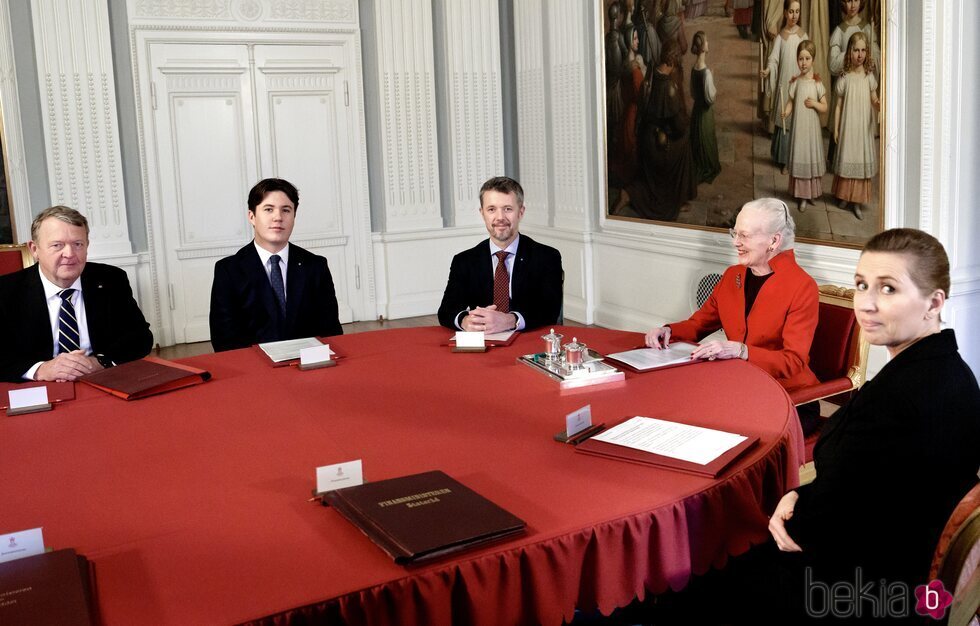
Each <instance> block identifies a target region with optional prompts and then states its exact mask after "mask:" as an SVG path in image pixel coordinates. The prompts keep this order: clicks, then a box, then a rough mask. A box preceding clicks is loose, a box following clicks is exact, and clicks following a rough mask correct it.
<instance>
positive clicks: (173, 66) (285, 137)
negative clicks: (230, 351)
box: [148, 42, 361, 343]
mask: <svg viewBox="0 0 980 626" xmlns="http://www.w3.org/2000/svg"><path fill="white" fill-rule="evenodd" d="M350 45H352V44H351V43H350V42H347V43H344V42H338V43H335V44H322V45H321V44H316V45H278V44H262V45H251V44H201V43H162V42H155V43H151V44H150V45H149V55H148V59H149V63H150V76H151V81H152V85H151V93H152V99H153V103H154V104H153V111H152V128H151V132H150V133H149V134H150V135H151V136H150V139H149V141H148V144H149V145H150V146H151V147H152V148H153V149H154V150H155V154H154V158H153V159H152V160H151V162H155V163H156V164H157V170H158V171H157V174H158V176H157V180H156V181H154V182H153V183H151V188H155V189H156V190H157V193H158V199H157V200H155V202H157V203H158V205H159V208H158V209H157V210H156V211H155V215H157V216H158V219H159V220H160V222H162V227H161V229H162V231H163V242H162V243H163V252H162V254H161V255H160V256H163V257H165V258H166V272H165V273H163V276H164V278H163V279H162V280H165V281H166V284H164V285H162V289H161V292H162V297H163V298H165V299H166V300H169V305H170V306H169V308H170V320H171V324H172V329H171V334H170V336H172V338H173V341H174V342H175V343H184V342H194V341H206V340H208V339H209V338H210V329H209V326H208V313H209V309H210V294H211V282H212V279H213V275H214V263H215V262H216V261H218V260H219V259H221V258H222V257H224V256H227V255H230V254H233V253H234V252H235V251H237V250H238V249H239V248H240V247H241V246H243V245H244V244H246V243H247V242H248V241H250V240H251V237H252V228H251V226H250V225H249V223H248V219H247V206H246V203H247V194H248V190H249V189H250V188H251V187H252V185H254V184H255V183H256V182H257V181H258V180H260V179H262V178H266V177H270V176H278V177H282V178H285V179H287V180H289V181H291V182H292V183H293V184H295V185H296V186H297V188H298V189H299V191H300V206H299V209H298V210H297V214H296V217H297V219H296V227H295V229H294V231H293V235H292V239H291V240H292V241H293V242H294V243H295V244H297V245H300V246H302V247H304V248H307V249H309V250H311V251H313V252H315V253H317V254H321V255H323V256H325V257H326V258H327V261H328V263H329V264H330V270H331V273H332V275H333V279H334V287H335V289H336V292H337V299H338V304H339V305H340V319H341V322H350V321H352V320H353V319H354V317H355V315H356V314H357V311H356V308H355V307H354V306H352V304H351V303H352V302H359V301H360V300H361V298H360V294H359V292H358V290H359V289H360V286H359V284H358V281H357V272H358V268H357V261H356V259H357V251H356V246H355V240H356V237H355V236H354V235H355V233H354V230H353V228H354V227H355V224H356V221H355V220H354V215H353V210H354V207H355V206H356V202H355V200H354V198H353V195H352V194H353V191H352V190H353V189H354V185H355V184H356V183H355V181H356V180H358V179H359V178H360V172H359V169H358V165H357V163H358V159H357V158H356V155H358V154H359V151H358V150H356V149H355V144H356V142H354V141H353V137H354V136H356V135H358V134H359V129H360V128H361V126H360V124H359V122H358V120H357V118H356V117H355V115H356V114H355V113H354V111H352V109H353V107H351V106H349V104H350V103H349V99H348V98H347V94H346V91H345V88H346V83H345V81H346V80H347V72H348V71H349V70H348V69H347V68H345V63H349V61H347V59H350V58H352V55H350V54H349V52H350V51H349V50H347V49H346V47H347V46H350ZM158 258H160V257H159V256H158ZM164 319H165V320H166V317H165V318H164ZM167 334H168V333H166V332H165V333H164V335H165V336H167Z"/></svg>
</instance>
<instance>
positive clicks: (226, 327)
mask: <svg viewBox="0 0 980 626" xmlns="http://www.w3.org/2000/svg"><path fill="white" fill-rule="evenodd" d="M210 323H211V345H212V347H213V348H214V351H215V352H220V351H222V350H234V349H236V348H245V347H248V346H251V345H254V344H257V343H265V342H268V341H282V340H284V339H299V338H301V337H324V336H327V335H342V334H344V330H343V328H341V326H340V318H339V315H338V313H337V296H336V294H335V293H334V288H333V278H332V277H331V276H330V269H329V268H328V267H327V260H326V259H325V258H323V257H322V256H319V255H316V254H313V253H312V252H309V251H307V250H304V249H303V248H300V247H299V246H297V245H296V244H289V266H288V267H287V269H286V317H285V319H283V316H282V313H281V312H280V310H279V304H278V303H277V302H276V296H275V294H274V293H273V292H272V285H271V284H270V283H269V276H268V275H267V274H266V273H265V268H264V267H262V261H261V260H260V259H259V253H258V252H257V251H256V250H255V244H253V243H251V242H250V243H248V244H247V245H246V246H245V247H243V248H242V249H241V250H239V251H238V252H236V253H235V254H234V255H233V256H230V257H225V258H224V259H221V260H220V261H218V262H217V263H216V264H215V266H214V283H212V285H211V316H210Z"/></svg>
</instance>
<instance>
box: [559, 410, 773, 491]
mask: <svg viewBox="0 0 980 626" xmlns="http://www.w3.org/2000/svg"><path fill="white" fill-rule="evenodd" d="M627 419H632V418H627ZM625 421H626V419H624V420H620V422H619V423H622V422H625ZM617 425H618V424H617ZM758 441H759V438H758V437H754V436H747V435H746V436H745V440H744V441H742V442H741V443H738V444H736V445H735V446H734V447H732V448H730V449H729V450H727V451H725V452H723V453H722V454H721V455H720V456H718V457H717V458H715V459H714V460H713V461H711V462H710V463H707V464H705V465H702V464H700V463H694V462H692V461H684V460H681V459H675V458H673V457H669V456H664V455H661V454H654V453H652V452H646V451H644V450H637V449H635V448H629V447H627V446H621V445H618V444H614V443H608V442H605V441H597V440H596V439H594V438H590V439H587V440H585V441H583V442H581V443H579V444H578V445H577V446H575V451H576V452H581V453H583V454H591V455H594V456H604V457H607V458H611V459H618V460H620V461H628V462H630V463H640V464H642V465H653V466H655V467H664V468H667V469H672V470H677V471H679V472H686V473H688V474H697V475H698V476H707V477H709V478H717V477H718V475H719V474H721V473H722V472H723V471H724V470H725V468H726V467H728V466H729V465H730V464H731V463H732V461H734V460H735V459H737V458H738V457H739V456H741V455H742V453H743V452H745V451H746V450H748V449H749V448H751V447H752V446H754V445H755V444H756V442H758Z"/></svg>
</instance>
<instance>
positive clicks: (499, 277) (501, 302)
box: [493, 250, 510, 313]
mask: <svg viewBox="0 0 980 626" xmlns="http://www.w3.org/2000/svg"><path fill="white" fill-rule="evenodd" d="M494 254H496V255H497V269H496V270H495V271H494V273H493V303H494V304H496V305H497V310H498V311H500V312H501V313H509V312H510V274H508V273H507V263H506V260H507V255H508V254H510V252H507V251H506V250H501V251H499V252H494Z"/></svg>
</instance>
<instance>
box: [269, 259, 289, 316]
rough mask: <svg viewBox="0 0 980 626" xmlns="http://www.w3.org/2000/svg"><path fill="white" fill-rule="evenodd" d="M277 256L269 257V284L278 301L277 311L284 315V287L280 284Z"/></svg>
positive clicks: (280, 277) (280, 272)
mask: <svg viewBox="0 0 980 626" xmlns="http://www.w3.org/2000/svg"><path fill="white" fill-rule="evenodd" d="M279 261H280V258H279V255H278V254H273V255H272V256H270V257H269V282H271V283H272V291H274V292H275V293H276V300H278V301H279V310H280V311H282V314H283V315H286V287H285V286H284V285H283V282H282V269H280V268H279Z"/></svg>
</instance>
